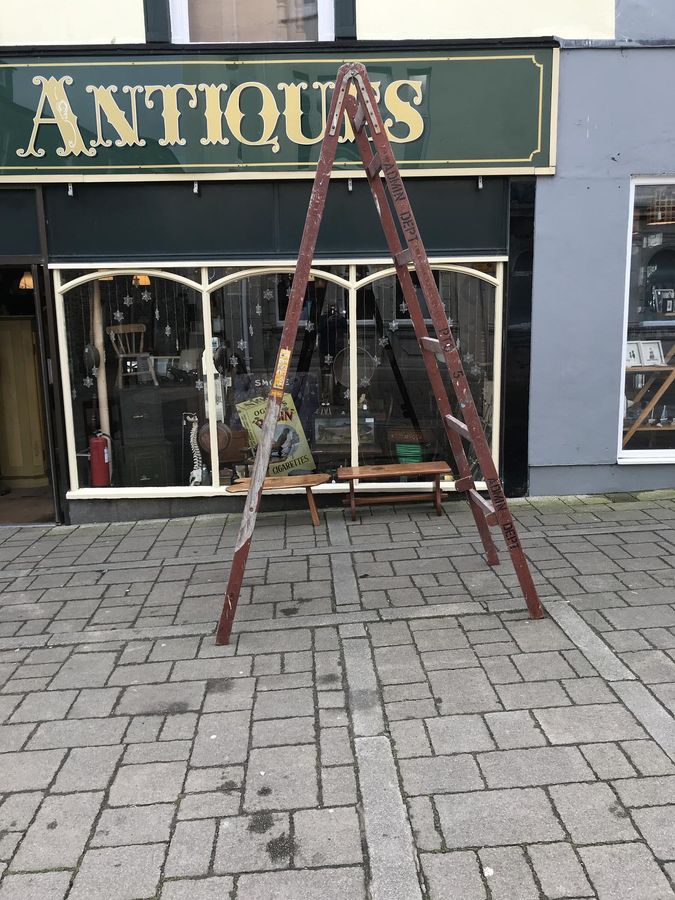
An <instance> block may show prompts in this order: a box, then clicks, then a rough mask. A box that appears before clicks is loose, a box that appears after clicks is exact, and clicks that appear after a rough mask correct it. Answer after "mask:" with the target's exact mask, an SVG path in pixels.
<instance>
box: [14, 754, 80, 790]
mask: <svg viewBox="0 0 675 900" xmlns="http://www.w3.org/2000/svg"><path fill="white" fill-rule="evenodd" d="M65 755H66V751H65V750H22V751H20V752H19V753H3V755H2V765H1V766H0V793H4V794H11V793H13V792H15V791H33V790H36V789H38V788H46V787H48V786H49V784H50V782H51V780H52V778H53V777H54V775H55V774H56V771H57V769H58V768H59V766H60V765H61V762H62V761H63V757H64V756H65Z"/></svg>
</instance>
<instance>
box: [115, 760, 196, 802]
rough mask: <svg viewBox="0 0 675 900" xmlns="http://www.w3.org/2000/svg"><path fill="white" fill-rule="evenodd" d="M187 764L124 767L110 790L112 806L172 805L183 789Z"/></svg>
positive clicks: (148, 764) (163, 763)
mask: <svg viewBox="0 0 675 900" xmlns="http://www.w3.org/2000/svg"><path fill="white" fill-rule="evenodd" d="M186 767H187V766H186V763H184V762H158V763H146V764H142V765H135V766H121V767H120V768H119V769H118V771H117V775H116V776H115V780H114V781H113V783H112V786H111V788H110V795H109V798H108V803H109V805H110V806H131V805H145V804H151V803H173V802H174V801H175V800H177V799H178V795H179V794H180V793H181V791H182V788H183V781H184V778H185V770H186Z"/></svg>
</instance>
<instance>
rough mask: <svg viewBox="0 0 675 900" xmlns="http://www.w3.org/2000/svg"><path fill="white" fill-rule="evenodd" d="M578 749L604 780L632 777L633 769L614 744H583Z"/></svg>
mask: <svg viewBox="0 0 675 900" xmlns="http://www.w3.org/2000/svg"><path fill="white" fill-rule="evenodd" d="M637 743H644V742H643V741H639V742H637ZM579 749H580V750H581V752H582V753H583V754H584V756H585V757H586V759H587V760H588V762H589V763H590V765H591V767H592V768H593V771H594V772H595V774H596V775H597V776H598V778H602V779H603V780H605V781H606V780H609V779H610V778H632V777H633V776H634V775H635V774H636V772H635V769H634V768H633V766H631V764H630V762H629V761H628V760H627V759H626V757H625V755H624V754H623V753H622V752H621V750H620V749H619V747H618V746H617V745H616V744H611V743H606V744H583V745H582V746H581V747H580V748H579Z"/></svg>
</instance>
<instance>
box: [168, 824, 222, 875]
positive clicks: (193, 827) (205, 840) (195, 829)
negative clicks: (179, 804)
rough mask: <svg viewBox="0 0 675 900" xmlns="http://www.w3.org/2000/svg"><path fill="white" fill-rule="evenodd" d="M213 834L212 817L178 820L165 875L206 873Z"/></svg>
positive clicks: (214, 828) (214, 832)
mask: <svg viewBox="0 0 675 900" xmlns="http://www.w3.org/2000/svg"><path fill="white" fill-rule="evenodd" d="M225 821H227V820H225ZM215 836H216V823H215V821H214V820H212V819H203V820H201V821H193V822H178V824H177V825H176V830H175V831H174V834H173V837H172V838H171V843H170V845H169V853H168V856H167V859H166V865H165V867H164V874H165V876H167V877H169V878H171V877H174V876H188V875H206V874H207V872H208V871H209V867H210V865H211V850H212V847H213V841H214V838H215ZM230 871H236V870H235V869H234V868H232V869H231V870H230Z"/></svg>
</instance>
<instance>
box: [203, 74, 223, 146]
mask: <svg viewBox="0 0 675 900" xmlns="http://www.w3.org/2000/svg"><path fill="white" fill-rule="evenodd" d="M197 90H199V91H203V92H204V97H205V98H206V109H205V111H204V116H205V117H206V137H203V138H200V139H199V143H200V144H203V145H204V146H206V145H207V144H229V143H230V140H229V138H226V137H225V136H224V135H223V108H222V106H221V105H220V94H221V91H226V90H227V85H226V84H199V85H197Z"/></svg>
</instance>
